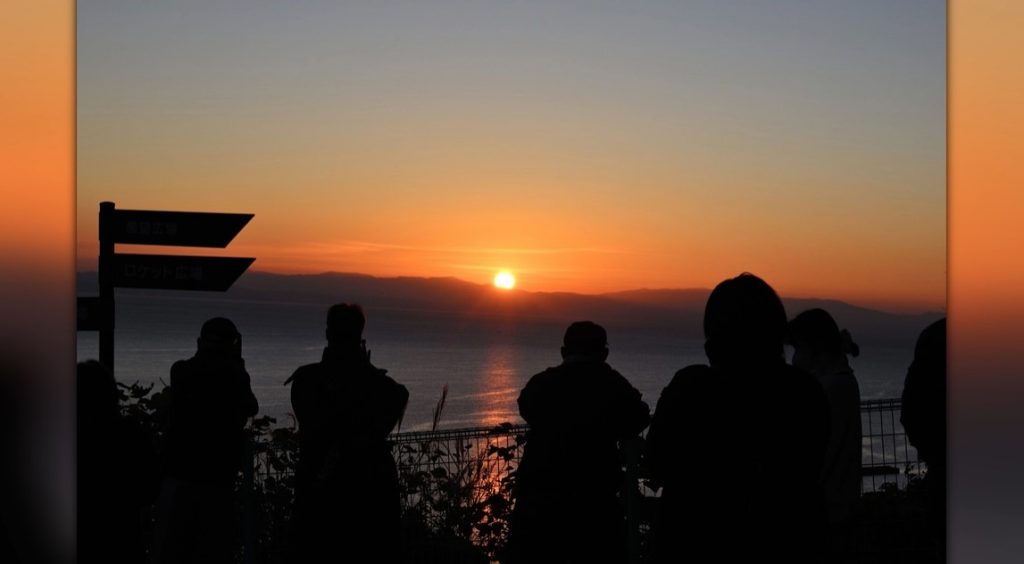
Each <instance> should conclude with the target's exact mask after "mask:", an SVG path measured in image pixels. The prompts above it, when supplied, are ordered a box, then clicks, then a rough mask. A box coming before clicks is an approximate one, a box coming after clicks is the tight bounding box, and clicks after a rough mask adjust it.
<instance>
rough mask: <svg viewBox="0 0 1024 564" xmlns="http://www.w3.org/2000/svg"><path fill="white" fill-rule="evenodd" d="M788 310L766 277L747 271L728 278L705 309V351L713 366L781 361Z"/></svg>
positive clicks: (710, 297)
mask: <svg viewBox="0 0 1024 564" xmlns="http://www.w3.org/2000/svg"><path fill="white" fill-rule="evenodd" d="M785 336H786V310H785V308H784V307H783V306H782V300H780V299H779V296H778V294H776V293H775V290H773V289H772V287H771V286H769V285H768V284H767V283H766V282H765V281H764V280H761V279H760V278H758V277H757V276H754V275H753V274H750V273H747V272H744V273H743V274H740V275H739V276H737V277H735V278H729V279H728V280H724V281H723V282H721V283H720V284H719V285H718V286H716V287H715V289H714V290H712V291H711V295H710V296H708V303H707V305H706V306H705V308H704V339H705V341H704V351H705V352H706V353H707V355H708V360H709V361H710V362H711V365H712V366H716V365H718V366H729V365H737V364H760V363H765V362H771V361H774V360H777V359H778V360H781V359H782V356H783V344H784V342H785Z"/></svg>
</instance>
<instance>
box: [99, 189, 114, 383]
mask: <svg viewBox="0 0 1024 564" xmlns="http://www.w3.org/2000/svg"><path fill="white" fill-rule="evenodd" d="M113 215H114V203H113V202H100V264H99V278H100V280H99V282H100V307H99V309H100V363H101V364H103V365H104V366H106V367H107V369H108V370H110V373H111V374H113V373H114V265H113V261H114V239H113V238H112V237H111V236H110V220H111V219H113V217H112V216H113Z"/></svg>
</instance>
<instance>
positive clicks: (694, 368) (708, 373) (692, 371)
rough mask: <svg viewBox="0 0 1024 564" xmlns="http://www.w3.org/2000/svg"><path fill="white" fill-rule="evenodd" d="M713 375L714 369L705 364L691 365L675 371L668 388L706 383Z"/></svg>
mask: <svg viewBox="0 0 1024 564" xmlns="http://www.w3.org/2000/svg"><path fill="white" fill-rule="evenodd" d="M713 374H714V369H712V368H711V367H710V366H708V365H706V364H691V365H689V366H687V367H685V368H680V369H679V370H677V371H676V373H675V375H674V376H672V380H671V381H670V382H669V386H672V385H684V384H694V383H703V382H706V381H708V379H709V378H711V377H712V375H713Z"/></svg>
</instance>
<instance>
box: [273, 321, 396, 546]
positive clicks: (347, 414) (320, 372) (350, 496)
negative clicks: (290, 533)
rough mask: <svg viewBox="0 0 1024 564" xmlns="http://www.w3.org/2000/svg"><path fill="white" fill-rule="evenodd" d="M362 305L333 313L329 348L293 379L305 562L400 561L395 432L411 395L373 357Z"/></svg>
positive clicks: (299, 528)
mask: <svg viewBox="0 0 1024 564" xmlns="http://www.w3.org/2000/svg"><path fill="white" fill-rule="evenodd" d="M365 323H366V318H365V316H364V315H363V310H362V309H361V308H360V307H359V306H358V305H349V304H336V305H334V306H331V308H330V309H329V310H328V312H327V347H326V348H325V349H324V352H323V358H322V360H321V361H320V362H318V363H316V364H307V365H305V366H302V367H300V368H299V369H298V370H296V371H295V373H294V374H293V375H292V376H291V378H289V379H288V380H287V381H286V382H285V384H288V383H290V382H293V384H292V392H291V396H292V409H293V410H294V411H295V418H296V419H297V420H298V423H299V460H298V465H297V468H296V473H295V514H294V515H295V521H294V526H295V533H296V535H295V544H296V546H295V550H296V556H297V557H298V561H300V562H314V561H316V562H321V561H328V560H331V561H351V562H356V561H362V562H384V563H391V562H397V561H398V559H399V558H400V557H401V548H400V536H399V523H400V516H401V507H400V500H399V491H398V470H397V467H396V466H395V460H394V458H393V457H392V455H391V446H390V445H389V443H388V440H387V439H388V434H389V433H390V432H391V431H392V429H394V428H395V425H397V424H398V423H399V421H400V420H401V418H402V415H403V413H404V412H405V406H406V403H407V402H408V400H409V392H408V391H407V390H406V388H405V386H403V385H401V384H399V383H397V382H395V381H394V380H393V379H391V378H390V377H389V376H387V370H384V369H381V368H377V367H376V366H374V365H373V364H371V363H370V353H369V351H367V350H366V342H365V341H364V340H363V339H362V334H363V327H364V325H365Z"/></svg>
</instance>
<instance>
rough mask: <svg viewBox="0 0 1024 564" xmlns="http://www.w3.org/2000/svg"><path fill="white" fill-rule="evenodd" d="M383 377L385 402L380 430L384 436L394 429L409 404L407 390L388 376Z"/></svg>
mask: <svg viewBox="0 0 1024 564" xmlns="http://www.w3.org/2000/svg"><path fill="white" fill-rule="evenodd" d="M383 378H384V381H385V385H384V395H385V402H384V417H383V418H382V420H381V426H380V431H381V432H382V433H383V434H384V435H385V436H386V435H387V434H388V433H390V432H391V431H392V430H394V428H395V427H396V426H397V425H398V422H399V421H401V420H402V418H403V416H404V415H405V408H406V406H407V405H408V404H409V390H408V388H406V387H405V386H403V385H402V384H399V383H398V382H396V381H395V380H394V379H393V378H391V377H390V376H383Z"/></svg>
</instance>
